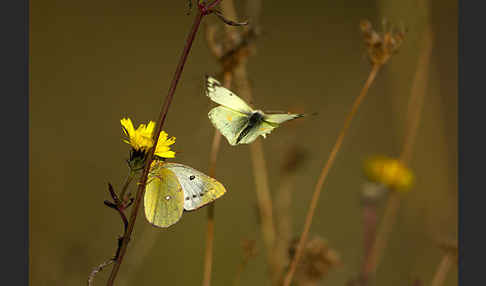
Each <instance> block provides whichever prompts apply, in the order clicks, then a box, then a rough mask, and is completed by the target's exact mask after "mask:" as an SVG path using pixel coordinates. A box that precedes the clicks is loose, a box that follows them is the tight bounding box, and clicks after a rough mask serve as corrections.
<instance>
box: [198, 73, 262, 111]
mask: <svg viewBox="0 0 486 286" xmlns="http://www.w3.org/2000/svg"><path fill="white" fill-rule="evenodd" d="M206 95H207V96H208V97H209V98H210V99H211V100H212V101H214V102H216V103H218V104H221V105H222V106H226V107H227V108H230V109H233V110H234V111H238V112H241V113H244V114H251V113H252V112H253V109H252V108H251V107H250V106H249V105H248V104H247V103H246V102H245V101H244V100H243V99H241V98H240V97H239V96H237V95H236V94H234V93H233V92H232V91H230V90H229V89H227V88H225V87H223V86H222V85H221V83H220V82H219V81H217V80H216V79H215V78H213V77H208V78H207V79H206Z"/></svg>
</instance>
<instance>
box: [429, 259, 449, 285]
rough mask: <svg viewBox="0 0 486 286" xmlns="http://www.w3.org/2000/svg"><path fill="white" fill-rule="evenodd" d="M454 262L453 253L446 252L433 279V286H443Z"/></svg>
mask: <svg viewBox="0 0 486 286" xmlns="http://www.w3.org/2000/svg"><path fill="white" fill-rule="evenodd" d="M453 262H454V259H453V255H452V254H450V253H446V254H444V256H443V257H442V260H441V261H440V263H439V266H438V267H437V271H436V272H435V275H434V278H433V279H432V283H431V284H430V285H431V286H441V285H442V284H444V281H445V279H446V276H447V273H448V272H449V270H450V269H451V266H452V263H453Z"/></svg>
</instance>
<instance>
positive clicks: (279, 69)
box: [30, 0, 457, 285]
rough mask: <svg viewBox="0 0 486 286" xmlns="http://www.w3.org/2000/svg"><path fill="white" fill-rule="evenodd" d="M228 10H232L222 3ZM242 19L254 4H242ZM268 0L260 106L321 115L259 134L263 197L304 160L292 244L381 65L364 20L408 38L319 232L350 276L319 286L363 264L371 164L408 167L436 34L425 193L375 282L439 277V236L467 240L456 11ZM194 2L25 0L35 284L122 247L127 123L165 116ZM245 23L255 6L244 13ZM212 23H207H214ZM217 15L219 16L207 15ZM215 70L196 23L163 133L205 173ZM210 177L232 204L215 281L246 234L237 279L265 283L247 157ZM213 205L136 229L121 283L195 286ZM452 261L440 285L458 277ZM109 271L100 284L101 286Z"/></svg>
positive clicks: (366, 108) (79, 280) (79, 272)
mask: <svg viewBox="0 0 486 286" xmlns="http://www.w3.org/2000/svg"><path fill="white" fill-rule="evenodd" d="M223 1H224V0H223ZM236 2H237V7H238V11H239V12H242V11H244V9H243V10H242V9H241V8H244V7H245V1H236ZM424 3H426V2H425V1H416V0H412V1H384V0H379V1H358V0H349V1H308V2H298V1H263V4H262V12H261V21H260V22H261V24H262V28H263V35H262V36H261V37H260V38H259V39H258V42H257V50H256V55H255V56H252V57H251V58H250V60H249V65H248V71H249V78H250V81H251V83H252V87H253V90H254V98H255V100H254V102H253V103H254V105H255V106H257V107H260V108H262V109H266V110H294V111H304V112H306V113H313V112H317V113H318V115H316V116H311V117H307V118H304V119H299V120H298V121H295V122H292V123H288V124H285V125H284V126H282V127H280V128H278V129H277V130H275V131H274V132H273V133H272V134H271V135H269V136H268V137H267V139H265V140H264V141H263V142H264V149H265V152H266V153H265V156H266V159H267V166H268V169H269V176H270V188H271V190H272V193H275V192H276V190H277V189H278V187H279V182H280V180H279V177H280V175H281V171H280V170H281V165H282V163H283V162H284V157H285V154H286V153H287V152H288V151H289V149H290V148H291V147H293V146H299V147H300V148H303V149H304V150H305V151H306V153H307V157H306V158H307V159H306V161H305V163H304V165H303V166H302V168H300V169H298V171H297V174H296V179H295V186H296V187H295V190H294V193H293V200H292V208H293V212H292V215H293V228H294V232H295V234H296V235H297V234H298V233H299V232H300V231H301V229H302V226H303V221H304V216H305V213H306V211H307V207H308V204H309V201H310V198H311V195H312V190H313V188H314V185H315V183H316V180H317V177H318V175H319V173H320V170H321V168H322V166H323V164H324V162H325V160H327V158H328V155H329V152H330V149H331V147H332V145H333V144H334V142H335V140H336V137H337V134H338V132H339V129H340V128H341V127H342V124H343V121H344V117H345V115H346V113H347V112H348V110H349V108H350V105H351V103H352V101H353V99H354V98H355V97H356V96H357V95H358V94H359V91H360V89H361V87H362V85H363V83H364V81H365V79H366V77H367V74H368V72H369V70H370V64H369V63H368V60H367V58H366V53H365V49H364V46H363V44H362V36H361V32H360V30H359V21H360V20H361V19H363V18H368V19H370V20H372V22H373V23H374V24H375V26H376V27H378V28H381V25H380V24H381V19H383V18H384V17H386V18H387V19H389V20H390V21H391V22H393V23H397V24H398V25H400V24H404V26H405V27H406V28H407V30H408V32H407V35H406V40H405V42H404V44H403V46H402V48H401V50H400V53H399V54H397V55H396V56H394V57H393V58H392V59H391V61H390V63H389V64H387V65H386V66H385V68H384V69H383V70H382V71H381V72H380V74H379V75H378V77H377V79H376V82H375V83H374V84H373V86H372V88H371V89H370V92H369V97H368V98H366V100H365V101H364V103H363V105H362V107H361V109H360V111H359V112H358V114H357V116H356V118H355V120H354V121H353V124H352V126H351V129H350V130H349V133H348V136H347V137H346V138H345V142H344V144H343V146H342V149H341V152H340V153H339V155H338V158H337V160H336V163H335V165H334V167H333V168H332V170H331V172H330V174H329V177H328V181H327V183H326V185H325V186H324V190H323V194H322V196H321V198H320V201H319V205H318V208H317V211H316V215H315V219H314V222H313V225H312V228H311V232H312V234H317V235H320V236H322V237H324V238H325V239H327V240H328V242H329V244H330V246H331V247H332V248H333V249H335V250H336V251H338V252H339V253H340V255H341V258H342V262H343V263H342V265H341V266H340V267H338V268H335V269H334V270H333V271H331V272H330V273H329V275H328V277H327V278H326V280H325V281H324V282H323V284H327V285H344V283H345V281H347V279H348V278H350V277H352V276H354V275H355V274H356V271H357V270H358V269H359V264H360V261H361V258H362V224H361V217H360V203H359V192H360V189H361V187H362V184H363V183H364V182H365V179H364V177H363V175H362V170H361V163H362V160H363V159H364V158H365V157H366V156H368V155H371V154H385V155H391V156H397V154H399V152H400V148H401V142H402V138H403V130H404V118H405V114H406V113H405V112H406V106H407V100H408V97H409V95H410V88H411V83H412V80H413V76H414V73H415V70H416V67H417V58H418V53H419V48H420V47H421V45H420V44H421V42H420V37H421V35H422V33H423V31H424V26H425V23H426V22H427V21H429V22H430V23H431V24H432V28H433V31H434V41H435V42H434V48H433V53H432V62H431V67H430V74H429V79H430V81H429V86H428V89H427V91H428V93H427V95H426V97H425V102H424V109H423V116H422V119H423V120H422V121H421V124H420V129H419V131H418V135H417V141H416V145H415V149H414V155H413V159H412V163H411V167H412V168H413V170H414V171H415V172H416V176H417V182H416V186H415V187H414V188H413V189H412V190H411V192H410V193H408V194H406V195H405V196H404V199H403V203H402V207H401V209H400V212H399V216H398V219H397V224H396V227H395V229H394V232H393V234H392V236H391V238H390V241H389V245H388V246H389V247H388V250H387V252H386V254H385V256H384V259H383V263H382V264H381V265H380V267H379V269H378V273H377V280H376V285H411V281H412V280H413V279H415V278H421V279H422V280H423V282H424V283H426V284H428V283H430V281H431V279H432V276H433V273H434V271H435V269H436V267H437V265H438V263H439V261H440V259H441V256H442V251H441V250H440V249H439V248H438V247H437V244H436V243H435V242H434V239H435V238H436V237H440V238H443V239H455V238H456V236H457V175H456V174H457V3H456V1H453V0H446V1H438V0H437V1H435V0H434V1H432V2H431V3H430V11H429V12H430V13H427V11H426V10H425V9H424V7H425V6H426V5H424ZM186 11H187V1H182V0H181V1H126V0H121V1H112V0H106V1H92V0H86V1H59V0H57V1H56V0H43V1H31V21H30V23H31V41H30V43H31V90H32V93H31V100H30V116H31V117H30V118H31V121H30V124H31V129H30V138H31V141H30V142H31V145H30V281H31V285H85V284H86V278H87V275H88V273H89V272H90V271H91V269H92V268H93V267H94V266H96V265H98V264H99V263H101V262H103V261H105V260H106V259H108V258H109V257H110V256H112V255H113V254H114V251H115V248H116V238H117V236H118V235H120V234H121V231H122V227H121V223H120V219H119V217H118V216H117V214H116V213H115V212H114V211H112V210H110V209H108V208H107V207H105V206H104V205H103V200H105V199H108V193H107V190H106V189H107V188H106V184H107V182H111V183H113V184H114V186H115V187H116V188H119V187H120V185H121V184H122V181H123V179H124V176H125V175H126V173H127V167H126V164H125V162H124V160H125V159H126V157H127V155H128V150H129V148H128V145H126V144H125V143H123V142H122V141H121V137H122V130H121V126H120V123H119V120H120V118H122V117H125V116H128V117H130V118H132V120H133V121H134V123H135V124H136V125H137V126H138V124H139V123H142V122H146V121H148V120H155V119H156V117H157V115H158V112H159V109H160V105H161V103H162V102H163V99H164V97H165V95H166V92H167V90H168V87H169V83H170V80H171V78H172V74H173V71H174V70H175V66H176V64H177V61H178V58H179V56H180V54H181V51H182V47H183V44H184V41H185V38H186V35H187V33H188V30H189V28H190V25H191V23H192V19H193V17H194V14H195V10H193V12H192V14H191V15H189V16H187V15H186ZM242 15H244V13H243V14H242ZM213 17H214V16H211V17H208V19H206V20H208V21H210V22H214V19H213ZM209 18H211V19H209ZM218 72H219V66H218V63H217V62H216V60H215V59H214V58H213V57H212V55H211V54H210V52H209V50H208V48H207V45H206V41H205V38H204V30H203V29H201V30H200V32H199V34H198V36H197V38H196V40H195V42H194V46H193V48H192V51H191V54H190V56H189V59H188V62H187V65H186V67H185V70H184V72H183V75H182V78H181V81H180V84H179V87H178V89H177V92H176V95H175V98H174V101H173V104H172V106H171V109H170V112H169V114H168V118H167V121H166V124H165V127H164V129H165V130H166V131H167V132H168V133H169V135H171V136H176V137H177V142H176V144H175V150H176V151H178V152H179V153H178V154H177V158H176V159H175V160H174V161H176V162H179V163H183V164H187V165H190V166H192V167H194V168H196V169H198V170H201V171H203V172H207V168H208V158H209V150H210V144H211V140H212V137H213V133H214V130H213V127H212V125H211V124H210V122H209V120H208V119H207V112H208V111H209V108H210V106H211V105H210V102H209V100H208V98H206V97H205V96H204V94H203V80H204V75H205V74H212V75H215V74H217V73H218ZM222 143H223V144H222V147H221V151H220V154H219V161H218V166H217V170H216V174H217V175H216V177H217V179H218V180H220V181H221V182H222V183H223V184H224V185H225V186H226V188H227V190H228V192H227V194H226V195H225V196H224V197H222V198H221V199H220V200H218V201H217V204H216V237H215V249H214V267H213V285H228V284H229V283H231V282H232V280H233V277H234V275H235V273H236V269H237V267H238V265H239V263H240V261H241V257H242V250H241V246H240V245H241V240H242V239H245V238H248V239H256V240H257V247H258V253H259V255H258V256H257V257H255V258H254V259H252V260H251V261H250V263H249V265H248V266H247V268H246V269H245V271H244V273H243V274H242V284H241V285H268V284H269V280H268V276H267V275H266V266H265V263H264V255H263V254H264V249H263V244H262V241H261V233H260V231H259V226H258V219H257V212H256V197H255V192H254V181H253V177H252V170H251V162H250V160H249V147H248V146H238V147H231V146H229V145H228V144H227V142H226V141H224V142H222ZM205 227H206V209H201V210H198V211H195V212H190V213H185V214H184V215H183V217H182V219H181V220H180V221H179V223H178V224H176V225H174V226H173V227H171V228H169V229H165V230H161V229H156V228H153V227H151V226H150V225H149V224H148V223H147V222H146V221H145V219H144V217H143V214H142V213H140V216H139V218H138V220H137V224H136V227H135V231H134V237H133V240H132V242H131V244H130V246H129V249H128V252H127V256H126V260H125V261H124V263H123V265H122V268H121V271H120V275H119V277H118V279H117V282H118V283H116V284H117V285H200V283H201V281H202V269H203V254H204V245H205V232H206V229H205ZM456 269H457V268H456V266H454V267H453V271H451V272H450V273H449V275H448V278H447V281H446V282H447V283H446V285H456V284H457V270H456ZM108 273H109V271H104V272H103V273H101V274H100V275H99V276H98V277H97V280H96V283H95V285H103V284H104V283H106V282H105V281H106V278H107V275H108Z"/></svg>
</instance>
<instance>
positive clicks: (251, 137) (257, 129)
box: [239, 121, 278, 144]
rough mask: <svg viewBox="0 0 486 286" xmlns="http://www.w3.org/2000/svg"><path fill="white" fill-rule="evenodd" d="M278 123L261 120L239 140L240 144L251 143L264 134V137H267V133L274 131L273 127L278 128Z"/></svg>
mask: <svg viewBox="0 0 486 286" xmlns="http://www.w3.org/2000/svg"><path fill="white" fill-rule="evenodd" d="M277 127H278V124H271V123H268V122H265V121H261V122H260V123H258V124H257V125H255V126H254V127H253V128H251V129H250V131H249V132H248V134H246V135H245V136H244V137H243V138H242V139H241V140H240V142H239V144H250V143H252V142H253V141H255V139H257V138H258V136H260V135H261V136H262V137H263V138H266V136H267V134H269V133H270V132H272V130H273V129H275V128H277Z"/></svg>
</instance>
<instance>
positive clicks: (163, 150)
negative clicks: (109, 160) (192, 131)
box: [120, 118, 176, 158]
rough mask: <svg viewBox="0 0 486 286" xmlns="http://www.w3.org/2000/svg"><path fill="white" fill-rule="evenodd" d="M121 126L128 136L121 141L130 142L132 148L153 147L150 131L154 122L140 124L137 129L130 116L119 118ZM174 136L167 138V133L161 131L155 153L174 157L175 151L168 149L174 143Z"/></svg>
mask: <svg viewBox="0 0 486 286" xmlns="http://www.w3.org/2000/svg"><path fill="white" fill-rule="evenodd" d="M120 123H121V125H122V126H123V132H125V135H126V136H127V137H128V138H127V139H123V142H125V143H127V144H130V145H131V146H132V148H133V149H135V150H141V151H145V152H146V151H147V150H149V149H150V148H152V147H153V145H154V144H153V139H152V133H153V132H154V129H155V122H153V121H149V123H148V124H140V125H139V126H138V128H137V129H135V128H134V127H133V124H132V121H131V120H130V118H123V119H121V120H120ZM175 140H176V138H175V137H171V138H168V134H167V133H166V132H165V131H161V132H160V135H159V140H158V142H157V147H156V149H155V155H157V156H159V157H163V158H174V157H175V152H174V151H170V147H169V146H170V145H172V144H174V143H175Z"/></svg>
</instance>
